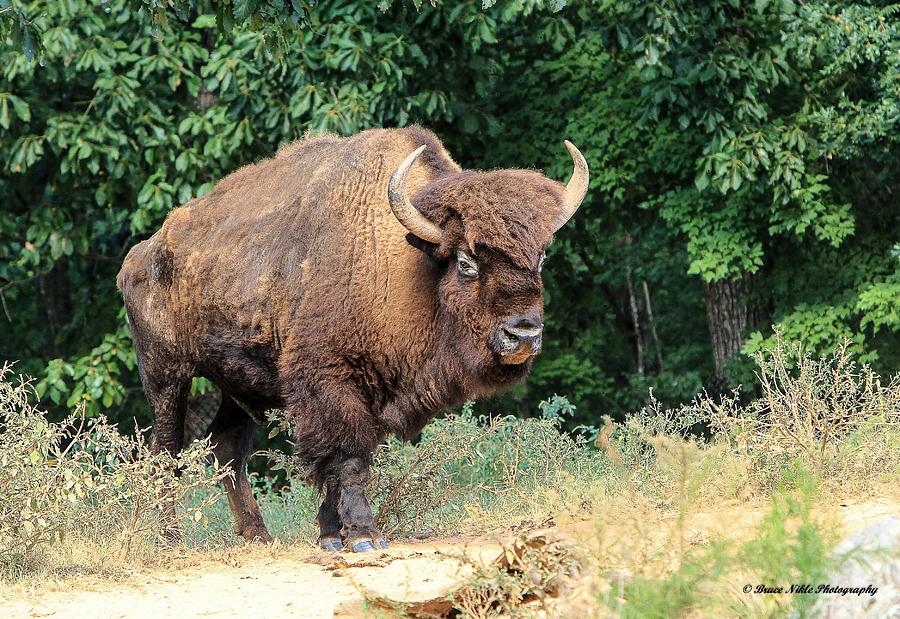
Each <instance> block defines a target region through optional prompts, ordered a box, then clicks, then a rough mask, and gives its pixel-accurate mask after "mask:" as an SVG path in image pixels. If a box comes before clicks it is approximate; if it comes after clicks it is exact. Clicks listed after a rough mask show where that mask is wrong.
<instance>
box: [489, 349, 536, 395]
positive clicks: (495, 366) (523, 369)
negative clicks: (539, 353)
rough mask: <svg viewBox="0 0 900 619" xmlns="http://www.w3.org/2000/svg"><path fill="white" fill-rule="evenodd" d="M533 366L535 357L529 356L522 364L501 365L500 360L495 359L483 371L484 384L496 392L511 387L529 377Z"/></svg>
mask: <svg viewBox="0 0 900 619" xmlns="http://www.w3.org/2000/svg"><path fill="white" fill-rule="evenodd" d="M532 365H534V356H529V357H528V358H527V359H526V360H525V361H523V362H522V363H501V362H500V360H499V359H494V360H493V363H491V364H490V365H488V366H487V367H486V368H484V370H483V371H482V373H481V377H482V382H484V383H485V386H486V387H488V388H489V389H491V390H492V391H494V392H496V391H499V390H501V389H505V388H507V387H511V386H513V385H514V384H516V383H517V382H519V381H521V380H522V379H524V378H525V377H526V376H528V373H529V372H531V366H532Z"/></svg>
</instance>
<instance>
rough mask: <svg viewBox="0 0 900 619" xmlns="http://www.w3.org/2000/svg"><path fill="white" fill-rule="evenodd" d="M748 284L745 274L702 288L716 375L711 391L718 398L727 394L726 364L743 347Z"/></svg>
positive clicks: (705, 283)
mask: <svg viewBox="0 0 900 619" xmlns="http://www.w3.org/2000/svg"><path fill="white" fill-rule="evenodd" d="M747 284H748V277H747V275H746V274H744V275H742V276H741V277H738V278H736V279H719V280H716V281H712V282H704V284H703V288H704V292H705V296H706V321H707V324H708V326H709V338H710V342H711V344H712V351H713V362H714V366H715V373H716V374H715V385H714V390H715V391H716V393H717V394H720V395H721V394H724V393H727V391H728V383H727V381H726V379H725V364H726V363H727V362H728V360H729V359H730V358H731V357H733V356H734V355H736V354H738V353H739V352H740V350H741V346H743V344H744V331H745V330H746V329H747V302H746V299H745V294H746V292H747Z"/></svg>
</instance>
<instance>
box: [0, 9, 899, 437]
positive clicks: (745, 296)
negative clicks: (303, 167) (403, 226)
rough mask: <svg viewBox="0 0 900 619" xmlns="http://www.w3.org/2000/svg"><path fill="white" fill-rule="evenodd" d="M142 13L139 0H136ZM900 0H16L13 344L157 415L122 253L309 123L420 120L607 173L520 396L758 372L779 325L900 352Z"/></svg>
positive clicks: (669, 397)
mask: <svg viewBox="0 0 900 619" xmlns="http://www.w3.org/2000/svg"><path fill="white" fill-rule="evenodd" d="M136 7H137V8H136ZM898 18H900V12H898V10H897V8H896V7H895V6H892V5H889V4H886V3H880V2H849V3H848V2H843V3H836V2H825V1H820V0H811V1H807V2H805V3H794V2H791V1H789V0H782V1H766V0H757V2H755V3H752V4H749V3H743V2H736V1H733V0H713V1H711V2H705V3H694V4H688V5H683V4H682V3H672V2H657V3H645V2H639V1H637V0H594V1H592V2H583V3H577V4H575V3H572V5H571V6H567V7H562V6H560V5H557V4H556V3H553V2H550V3H547V2H540V1H539V0H516V1H512V2H506V3H497V4H496V5H494V4H493V3H491V2H485V3H484V6H483V5H482V3H473V2H455V1H450V0H446V1H444V2H439V3H438V4H437V5H436V6H432V5H431V4H429V3H424V4H421V5H418V6H417V4H415V3H408V2H399V1H398V2H393V3H391V2H385V3H382V5H381V6H377V5H376V4H375V3H369V2H359V1H355V0H343V1H338V2H328V3H321V4H315V3H305V2H293V1H292V2H282V1H280V0H235V1H234V2H231V3H211V2H204V1H203V0H198V1H195V2H191V1H189V0H179V1H178V2H175V3H173V4H170V3H163V2H158V1H157V0H143V1H142V2H133V1H129V0H109V1H108V2H103V3H95V2H88V1H86V0H61V1H60V2H54V3H44V2H20V1H15V2H13V1H11V0H0V35H2V36H4V37H6V41H5V43H4V44H3V47H2V48H0V166H2V169H3V172H2V175H0V199H2V205H3V206H2V209H0V304H2V308H3V309H2V312H0V324H2V325H3V326H2V328H0V332H2V334H3V337H2V338H0V358H9V359H19V360H20V365H19V366H18V367H17V370H18V371H20V372H27V373H31V374H34V375H36V376H37V377H38V378H39V379H40V382H39V383H38V388H39V390H40V391H41V392H42V394H43V395H44V396H45V401H46V400H48V399H49V401H52V402H53V403H56V404H58V405H59V406H60V411H61V410H62V408H63V406H64V405H65V404H67V403H68V404H69V405H72V404H75V403H76V402H79V401H83V402H85V403H86V404H87V407H88V411H90V412H93V413H96V412H99V411H100V410H101V409H102V410H107V409H109V410H110V411H111V413H110V414H111V415H112V416H113V417H115V416H117V415H118V416H119V417H120V418H127V417H130V416H131V415H133V414H135V412H136V411H140V410H142V407H144V406H145V405H144V404H143V398H142V396H141V395H140V389H139V381H138V378H137V373H136V371H135V368H134V362H133V353H132V352H131V348H130V340H129V338H128V334H127V329H126V328H125V327H124V319H123V316H122V313H121V309H120V308H121V302H120V299H119V297H118V294H117V292H116V291H115V283H114V279H115V273H116V271H117V270H118V266H119V264H120V262H121V259H122V257H123V256H124V254H125V253H126V252H127V250H128V249H129V248H130V247H131V246H132V245H133V244H134V243H136V242H138V241H139V240H141V239H143V238H146V237H147V236H149V234H152V232H153V231H154V230H155V229H156V228H157V227H158V226H159V225H160V223H161V222H162V220H163V218H164V217H165V215H166V213H167V212H168V210H169V209H171V208H172V207H173V206H176V205H178V204H180V203H182V202H184V201H186V200H188V199H190V198H191V197H194V196H197V195H200V194H202V193H203V192H205V191H208V190H209V189H210V188H211V187H212V185H213V184H214V183H215V181H216V180H217V179H219V178H221V177H222V176H224V175H225V174H227V173H228V172H230V171H231V170H234V169H235V168H237V167H239V166H241V165H243V164H245V163H248V162H251V161H253V160H256V159H259V158H260V157H264V156H268V155H270V154H272V153H273V152H274V151H275V150H276V149H277V147H278V146H279V145H280V144H281V143H284V142H286V141H289V140H291V139H295V138H297V137H299V136H300V135H302V134H303V133H304V132H306V131H321V130H329V131H335V132H338V133H342V134H350V133H354V132H356V131H359V130H361V129H363V128H367V127H371V126H400V125H405V124H408V123H411V122H418V123H421V124H423V125H426V126H429V127H432V128H434V129H435V130H436V131H437V132H438V133H439V134H440V135H441V137H442V138H443V139H444V141H445V143H446V144H447V145H448V146H449V147H450V150H451V152H452V153H454V155H455V156H456V157H457V158H458V160H459V161H460V162H461V163H462V164H463V165H465V166H471V167H476V168H490V167H499V166H516V167H537V168H543V169H546V170H547V171H548V174H549V175H551V176H553V177H555V178H559V179H561V180H562V179H564V178H565V177H566V175H567V174H568V172H569V168H570V166H571V163H570V162H569V161H568V158H567V156H566V153H565V150H564V149H563V148H562V145H561V141H562V139H563V138H564V137H568V138H569V139H571V140H572V141H573V142H575V143H576V144H577V145H578V146H579V147H580V148H581V149H582V151H583V152H585V153H586V155H587V156H588V160H589V163H590V165H591V169H592V184H591V192H590V194H589V198H588V201H587V202H586V203H585V205H584V207H583V208H582V211H581V212H580V213H579V215H578V216H577V217H576V219H575V220H574V222H573V224H570V226H569V227H567V228H566V229H565V230H563V231H562V232H561V233H560V234H559V235H558V238H557V241H556V242H555V243H554V244H553V246H552V248H551V255H550V260H549V261H548V264H547V269H546V270H545V273H546V276H545V280H546V283H547V300H548V305H547V311H548V316H547V322H548V330H549V333H548V337H547V348H546V350H545V353H544V354H543V355H542V356H541V357H540V359H539V361H538V363H537V365H536V367H535V371H534V374H533V376H532V378H531V379H530V380H529V381H528V382H527V384H525V385H524V386H522V387H520V388H518V389H516V390H515V391H514V392H513V393H511V394H510V395H508V396H507V397H506V399H505V402H504V403H503V406H505V407H506V408H507V409H509V408H513V409H516V410H520V411H530V410H534V404H535V403H536V402H537V401H538V400H541V399H544V398H546V397H548V396H549V395H551V394H552V393H553V392H559V393H566V394H567V395H569V396H570V398H571V399H572V401H573V402H575V403H576V404H577V405H578V413H579V416H580V417H579V420H580V421H587V422H595V421H596V420H597V419H598V418H599V416H600V415H601V414H603V413H607V412H608V413H612V414H619V413H621V412H622V411H624V410H627V409H628V408H631V407H634V406H635V405H637V404H639V403H641V402H642V401H644V400H645V399H646V397H647V393H648V387H652V388H653V389H654V393H655V394H656V396H657V397H659V398H660V399H662V400H663V401H664V402H669V403H674V402H676V401H680V400H684V399H687V398H689V397H690V396H691V395H692V394H694V393H695V392H696V391H697V390H698V389H699V388H701V387H702V386H706V387H708V388H709V389H711V390H721V389H724V388H725V387H727V386H731V385H735V384H737V383H739V382H746V380H747V377H748V375H749V374H748V373H749V371H750V369H749V368H750V364H749V363H748V361H747V359H748V358H747V354H749V353H752V352H754V351H755V350H758V349H759V348H760V347H761V346H764V345H765V344H767V343H768V342H770V341H771V334H772V331H771V328H770V325H772V324H773V323H781V324H782V325H783V328H784V331H785V334H786V335H787V336H788V337H789V338H791V339H794V338H798V339H804V340H805V341H806V342H808V343H809V344H810V345H812V346H813V347H815V348H817V349H821V350H824V349H830V348H831V347H833V346H834V345H836V344H837V343H838V342H839V341H840V340H841V339H842V338H843V337H845V336H846V337H850V338H851V339H852V340H853V342H854V352H855V353H857V354H859V355H861V356H863V357H864V358H865V359H866V360H868V361H870V362H872V363H873V364H875V367H876V368H878V369H879V370H880V371H882V372H887V373H890V372H894V371H897V370H898V369H900V356H898V354H897V353H896V352H894V351H895V350H896V346H895V344H896V340H897V338H896V333H897V331H898V329H900V307H898V303H900V302H898V299H900V269H898V251H897V250H898V244H897V243H898V238H897V237H898V233H897V230H898V229H900V228H898V223H900V222H898V218H900V209H897V208H896V206H897V197H896V196H897V195H898V190H900V161H898V156H900V150H898V143H897V140H898V137H897V136H898V135H900V132H898V130H897V129H898V127H897V124H898V122H900V80H898V79H897V75H898V73H900V52H898V50H900V21H898Z"/></svg>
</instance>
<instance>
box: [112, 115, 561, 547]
mask: <svg viewBox="0 0 900 619" xmlns="http://www.w3.org/2000/svg"><path fill="white" fill-rule="evenodd" d="M422 144H425V145H427V149H426V150H425V151H424V153H423V154H422V156H421V157H420V158H419V159H418V161H417V162H416V164H415V165H414V166H413V168H412V170H411V171H410V174H409V177H408V182H407V190H406V193H407V195H408V196H410V197H411V200H412V203H413V204H414V206H415V207H416V208H417V209H419V210H420V211H421V212H423V213H424V214H426V215H427V216H428V217H429V219H430V220H431V221H432V222H434V223H436V224H438V225H440V226H441V227H442V228H443V230H444V235H443V241H442V243H441V244H440V245H439V246H438V245H434V244H432V243H428V242H426V241H423V240H421V239H419V238H417V237H413V236H412V235H410V234H407V231H406V229H405V228H404V227H403V226H402V225H401V224H400V223H399V222H398V221H397V219H396V218H395V217H394V215H393V213H392V212H391V209H390V207H389V205H388V201H387V195H386V187H387V184H388V180H389V178H390V176H391V173H392V172H393V171H394V170H395V169H396V168H397V166H398V165H399V164H400V163H401V162H402V161H403V159H404V158H405V157H406V156H407V155H408V154H409V153H410V152H411V151H413V150H414V149H415V148H417V147H418V146H420V145H422ZM562 194H563V186H562V185H561V184H559V183H556V182H554V181H552V180H549V179H547V178H545V177H544V176H542V175H540V174H538V173H536V172H532V171H524V170H497V171H493V172H483V173H482V172H470V171H465V172H464V171H461V170H460V168H459V166H457V165H456V163H454V162H453V160H452V159H451V158H450V156H449V155H448V154H447V152H446V151H445V150H444V148H443V146H442V145H441V143H440V142H439V141H438V139H437V138H436V137H435V136H434V135H433V134H432V133H430V132H428V131H426V130H424V129H421V128H418V127H411V128H407V129H377V130H371V131H365V132H363V133H360V134H359V135H356V136H354V137H350V138H338V137H334V136H328V135H326V136H320V137H315V138H309V139H305V140H302V141H300V142H296V143H294V144H291V145H289V146H286V147H284V148H282V149H281V150H280V151H279V152H278V154H277V155H276V157H274V158H273V159H268V160H265V161H262V162H260V163H258V164H255V165H251V166H247V167H245V168H242V169H240V170H238V171H237V172H235V173H233V174H231V175H230V176H228V177H227V178H225V179H224V180H222V181H221V182H220V183H219V184H218V185H217V186H216V188H215V189H214V190H213V191H212V192H211V193H210V194H209V195H207V196H205V197H203V198H199V199H196V200H192V201H191V202H189V203H188V204H186V205H185V206H183V207H180V208H177V209H175V210H173V211H172V212H171V213H170V214H169V216H168V218H167V219H166V221H165V223H164V224H163V226H162V228H161V229H160V230H159V231H158V232H157V233H156V234H154V235H153V236H152V237H151V238H150V239H148V240H146V241H144V242H143V243H140V244H139V245H137V246H136V247H134V248H133V249H132V250H131V252H130V253H129V254H128V256H127V258H126V259H125V263H124V264H123V266H122V270H121V272H120V273H119V277H118V285H119V288H120V289H121V290H122V292H123V293H124V297H125V304H126V308H127V311H128V316H129V320H130V324H131V329H132V335H133V339H134V344H135V348H136V350H137V355H138V360H139V366H140V371H141V376H142V379H143V381H144V386H145V391H146V393H147V397H148V399H149V401H150V404H151V406H152V408H153V410H154V413H155V424H154V443H153V444H154V448H155V449H158V450H159V449H166V450H169V451H172V452H177V451H178V450H179V449H180V448H181V446H182V445H181V444H182V441H183V426H184V411H185V398H186V395H187V393H188V389H189V386H190V381H191V379H192V377H194V376H205V377H207V378H209V379H210V380H212V381H213V382H214V383H215V384H217V385H218V386H219V387H220V388H221V389H222V392H223V394H224V395H223V402H222V408H221V409H220V411H219V415H218V417H217V419H216V421H215V422H214V423H213V426H212V427H211V428H210V431H211V433H212V435H213V442H214V443H216V444H217V447H216V449H217V456H218V458H219V460H220V461H222V462H228V461H231V462H232V466H233V468H234V470H235V473H236V476H235V480H234V482H233V483H229V484H228V488H227V490H228V495H229V501H230V504H231V507H232V510H233V512H234V514H235V519H236V531H237V532H238V533H239V534H242V535H244V536H245V537H247V538H248V539H252V538H255V537H258V538H262V539H270V538H269V535H268V533H267V532H266V530H265V526H264V524H263V522H262V518H261V516H260V514H259V509H258V508H257V506H256V503H255V502H254V500H253V496H252V492H251V490H250V487H249V484H248V483H247V480H246V477H245V475H244V464H245V460H246V457H247V453H248V452H249V449H250V445H251V439H252V433H253V427H254V424H253V423H252V422H251V419H250V418H251V417H252V419H253V420H255V421H256V422H258V423H262V422H264V421H265V420H264V418H263V413H264V411H265V410H266V409H268V408H274V407H277V408H284V409H286V411H287V413H288V415H289V417H290V419H291V420H292V425H293V427H294V437H295V441H296V450H297V452H298V454H299V456H300V457H301V458H302V459H303V460H304V461H305V462H306V463H307V464H308V479H309V481H311V482H312V483H314V484H316V485H317V486H318V487H320V488H324V489H325V490H326V497H325V501H324V503H323V505H322V509H320V513H319V524H320V527H321V529H322V537H321V538H320V539H321V540H322V541H323V544H324V543H330V542H334V541H336V540H337V539H338V535H340V536H342V537H344V538H345V539H349V540H350V541H351V542H352V541H353V540H359V539H364V540H371V541H372V542H375V543H377V542H378V541H380V536H379V533H378V532H377V530H375V528H374V524H373V522H372V516H371V509H370V507H369V504H368V501H367V500H366V498H365V496H364V494H363V485H364V484H365V481H366V479H367V476H368V465H369V462H370V459H371V455H372V452H373V450H374V449H375V447H376V445H377V444H378V443H379V442H380V441H382V440H383V439H384V437H385V436H386V435H387V434H388V433H396V434H398V435H400V436H403V437H411V436H413V435H415V434H416V433H417V432H418V431H419V430H420V429H421V428H422V427H423V426H424V425H425V424H426V423H427V422H428V420H429V419H430V418H431V417H432V416H433V415H434V414H435V413H436V412H438V411H440V410H441V409H445V408H448V407H451V406H455V405H457V404H459V403H461V402H463V401H465V400H467V399H470V398H474V397H477V396H482V395H486V394H490V393H493V392H496V391H497V390H499V389H502V388H504V387H507V386H509V385H511V384H512V383H514V382H515V381H517V380H519V379H521V378H522V377H524V376H525V375H526V374H527V372H528V370H529V369H530V365H531V355H530V354H529V355H527V360H525V361H524V362H522V363H517V364H509V363H506V364H504V363H501V358H500V356H499V355H498V352H497V350H498V344H497V338H498V337H499V336H498V325H502V324H513V325H514V326H515V324H520V323H521V324H529V325H535V326H539V325H540V322H541V320H542V315H543V305H542V299H541V292H542V285H541V278H540V273H539V270H540V262H541V259H542V258H541V257H542V253H543V251H544V249H545V247H546V245H547V244H548V242H549V241H550V237H551V235H552V230H551V226H552V221H553V218H554V217H555V215H556V213H557V212H558V211H559V208H560V204H561V200H562ZM458 250H463V251H465V252H467V253H468V254H469V255H470V256H471V257H472V258H473V259H474V260H475V261H476V263H477V266H478V269H479V273H478V276H477V277H475V278H474V279H473V278H471V277H469V278H467V277H463V275H462V274H461V272H460V271H459V269H458V265H457V252H458ZM510 320H512V321H514V323H510V322H509V321H510ZM537 342H538V343H537V344H536V348H535V351H536V350H538V349H539V339H538V340H537Z"/></svg>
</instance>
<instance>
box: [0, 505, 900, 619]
mask: <svg viewBox="0 0 900 619" xmlns="http://www.w3.org/2000/svg"><path fill="white" fill-rule="evenodd" d="M836 510H838V511H837V513H836V514H835V516H836V520H837V522H836V525H837V526H838V527H839V528H840V536H841V537H846V536H848V535H850V534H852V533H853V532H855V531H858V530H860V529H862V528H864V527H866V526H868V525H869V524H872V523H873V522H877V521H878V520H880V519H882V518H885V517H887V516H896V515H897V514H898V513H900V505H898V503H897V502H896V501H895V500H890V499H885V500H874V501H873V500H868V501H866V502H861V503H855V504H845V505H842V506H840V507H837V508H836ZM763 513H764V510H763V508H762V506H759V507H756V506H747V505H740V506H737V505H736V506H723V507H722V508H721V509H719V510H715V511H708V512H700V513H696V514H693V515H691V516H690V517H689V518H688V519H687V521H686V523H685V524H686V527H687V530H688V538H689V540H688V543H691V544H693V543H704V541H705V540H708V539H709V538H714V539H715V538H719V537H721V536H726V537H731V538H742V537H744V536H745V535H749V534H750V533H751V532H752V530H753V527H754V525H755V524H756V523H757V522H758V521H759V519H760V518H761V517H762V515H763ZM664 522H665V519H662V520H658V521H657V523H658V524H657V525H656V527H654V528H656V529H657V530H656V531H645V532H644V534H649V535H651V536H653V535H654V534H655V535H660V536H665V535H666V533H665V529H666V528H667V527H666V526H665V525H664ZM595 526H596V524H595V523H593V522H581V523H578V522H570V523H568V524H563V525H562V528H563V529H565V530H566V534H567V535H568V536H570V537H575V538H578V539H581V540H586V539H587V538H589V537H590V538H592V539H595V540H596V539H603V538H606V539H607V540H609V538H608V537H607V535H601V536H599V537H598V536H594V535H593V533H592V527H595ZM621 527H626V525H624V524H619V525H615V526H614V527H611V528H607V534H609V533H610V532H612V533H613V535H612V537H619V536H618V535H616V534H615V533H614V531H615V530H619V532H620V533H621V534H622V535H621V537H622V538H625V537H628V535H627V534H625V531H624V529H623V528H621ZM611 529H612V530H611ZM631 534H634V533H631ZM500 549H501V547H500V545H499V540H485V539H481V540H476V539H452V540H440V541H426V542H416V543H406V544H397V545H395V546H393V547H392V548H391V549H389V550H388V551H384V552H379V553H371V554H364V555H356V554H349V553H343V554H340V555H337V556H335V555H328V554H326V553H319V552H306V553H305V554H304V552H305V551H303V550H298V549H296V548H294V549H291V548H285V547H281V548H280V549H279V548H265V547H247V548H239V549H236V552H235V553H233V556H232V558H227V557H226V558H224V559H222V558H220V559H219V560H215V561H214V560H208V559H204V560H198V561H195V562H193V563H191V564H188V565H185V566H182V567H177V566H176V567H173V568H171V569H168V570H165V571H161V570H156V571H136V572H134V573H132V574H130V575H128V576H126V577H124V578H122V579H117V580H114V581H113V580H93V581H92V580H88V581H84V580H79V581H78V589H77V590H72V589H71V588H67V586H68V587H71V582H72V581H69V584H68V585H66V582H65V581H62V582H59V583H55V584H54V583H49V584H48V585H47V586H46V587H44V586H42V587H41V588H40V589H39V590H38V591H34V590H32V591H29V592H19V593H17V594H16V599H7V600H3V599H0V617H8V618H11V619H12V618H16V619H17V618H24V617H29V618H31V617H52V618H54V619H55V618H66V619H68V618H70V617H71V618H79V619H80V618H82V617H85V618H88V617H104V618H110V619H114V618H120V617H128V618H131V617H148V618H152V619H169V618H176V617H179V618H180V617H217V618H227V617H242V618H245V617H265V618H267V619H276V618H279V617H292V618H307V617H309V618H319V617H326V618H327V617H351V616H359V610H358V609H359V603H358V602H359V600H361V599H362V597H363V595H362V591H363V590H366V591H368V592H370V593H371V594H374V595H377V596H380V597H384V598H389V599H392V600H403V601H421V600H427V599H433V598H435V597H437V596H439V595H441V594H443V593H445V592H447V591H449V590H450V589H451V588H452V587H453V585H454V584H455V583H458V582H460V580H462V579H464V578H465V576H466V573H467V568H465V567H461V564H460V562H458V561H457V560H455V559H454V558H453V557H454V556H458V555H459V553H466V554H467V555H468V556H469V557H472V558H475V559H476V560H479V561H485V562H487V561H491V560H493V559H494V558H495V557H496V556H497V555H498V554H499V552H500Z"/></svg>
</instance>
